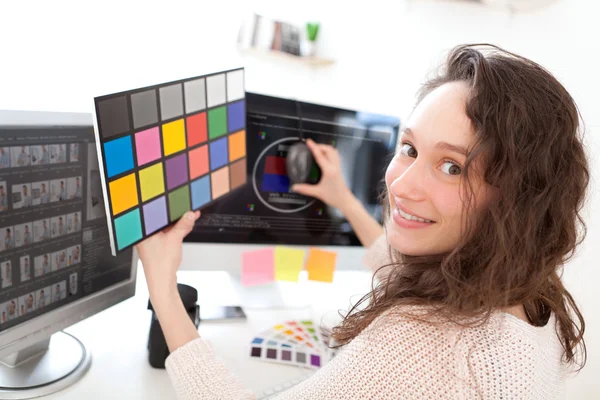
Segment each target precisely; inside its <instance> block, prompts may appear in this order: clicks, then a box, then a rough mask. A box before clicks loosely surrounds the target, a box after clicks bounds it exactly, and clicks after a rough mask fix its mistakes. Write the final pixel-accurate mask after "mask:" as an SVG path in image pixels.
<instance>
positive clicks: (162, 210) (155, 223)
mask: <svg viewBox="0 0 600 400" xmlns="http://www.w3.org/2000/svg"><path fill="white" fill-rule="evenodd" d="M168 223H169V221H168V220H167V202H166V200H165V196H161V197H159V198H158V199H156V200H152V201H151V202H149V203H148V204H146V205H144V231H145V232H146V236H147V235H150V234H152V233H154V232H156V231H157V230H159V229H161V228H163V227H165V226H166V225H167V224H168Z"/></svg>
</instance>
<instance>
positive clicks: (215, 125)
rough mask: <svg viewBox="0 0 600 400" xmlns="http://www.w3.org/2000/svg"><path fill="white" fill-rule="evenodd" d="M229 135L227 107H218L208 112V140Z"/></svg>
mask: <svg viewBox="0 0 600 400" xmlns="http://www.w3.org/2000/svg"><path fill="white" fill-rule="evenodd" d="M225 134H227V107H225V106H223V107H218V108H214V109H212V110H210V111H209V112H208V138H209V139H214V138H218V137H219V136H223V135H225Z"/></svg>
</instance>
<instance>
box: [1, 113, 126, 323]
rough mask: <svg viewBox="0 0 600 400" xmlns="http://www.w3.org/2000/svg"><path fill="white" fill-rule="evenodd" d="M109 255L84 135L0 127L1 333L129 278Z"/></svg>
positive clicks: (90, 143)
mask: <svg viewBox="0 0 600 400" xmlns="http://www.w3.org/2000/svg"><path fill="white" fill-rule="evenodd" d="M131 260H132V250H129V251H125V252H122V253H119V255H118V256H117V257H116V258H115V257H113V256H112V255H111V251H110V246H109V241H108V229H107V226H106V218H105V215H104V205H103V199H102V187H101V182H100V175H99V173H98V157H97V155H96V145H95V141H94V131H93V128H92V127H91V119H90V127H83V126H82V127H57V126H46V127H44V126H29V127H25V126H19V127H9V126H0V330H6V329H9V328H11V327H14V326H16V325H19V324H21V323H23V322H25V321H29V320H31V319H33V318H36V317H37V316H40V315H42V314H45V313H48V312H50V311H52V310H55V309H57V308H60V307H63V306H65V305H67V304H70V303H73V302H76V301H78V300H80V299H82V298H85V297H86V296H90V295H92V294H94V293H96V292H98V291H100V290H102V289H105V288H108V287H110V286H111V285H114V284H117V283H120V282H124V281H128V280H129V279H130V278H131V276H130V275H131Z"/></svg>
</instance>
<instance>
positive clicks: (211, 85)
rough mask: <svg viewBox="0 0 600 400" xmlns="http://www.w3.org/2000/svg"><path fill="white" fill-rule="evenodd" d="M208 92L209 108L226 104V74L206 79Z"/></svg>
mask: <svg viewBox="0 0 600 400" xmlns="http://www.w3.org/2000/svg"><path fill="white" fill-rule="evenodd" d="M206 91H207V94H208V96H207V97H208V99H207V100H208V101H207V102H208V106H209V107H214V106H218V105H220V104H224V103H225V102H226V101H227V100H226V96H225V95H226V93H225V74H219V75H213V76H209V77H208V78H206Z"/></svg>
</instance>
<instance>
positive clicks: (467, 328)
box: [364, 305, 560, 351]
mask: <svg viewBox="0 0 600 400" xmlns="http://www.w3.org/2000/svg"><path fill="white" fill-rule="evenodd" d="M364 333H366V334H369V335H370V336H371V335H372V334H377V333H379V334H381V333H386V336H390V335H392V336H394V335H398V336H408V337H412V338H414V339H415V340H418V339H419V338H420V337H423V336H427V337H429V338H431V337H437V338H438V339H440V341H443V342H453V343H455V344H456V345H458V344H460V345H462V346H464V347H468V348H469V349H470V351H473V349H490V348H499V347H502V348H504V349H505V350H509V349H511V348H512V349H515V350H523V351H528V350H530V351H537V350H538V349H539V348H540V347H541V346H547V344H548V343H553V344H555V345H556V346H555V347H553V350H558V348H560V343H559V342H558V340H557V336H556V327H555V318H554V314H552V315H551V317H550V319H549V321H548V323H547V324H546V325H545V326H543V327H536V326H532V325H530V324H529V323H527V322H525V321H523V320H521V319H519V318H517V317H515V316H513V315H511V314H508V313H505V312H501V311H494V312H492V313H491V314H489V316H488V317H487V318H486V317H485V316H482V317H478V318H464V317H452V316H447V315H444V314H440V313H436V312H435V309H433V308H432V307H428V306H406V305H399V306H394V307H390V308H388V309H387V310H386V311H384V312H382V313H381V314H380V315H379V316H378V317H377V318H375V319H374V320H373V322H371V324H370V325H369V326H368V327H367V328H366V329H365V332H364Z"/></svg>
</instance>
